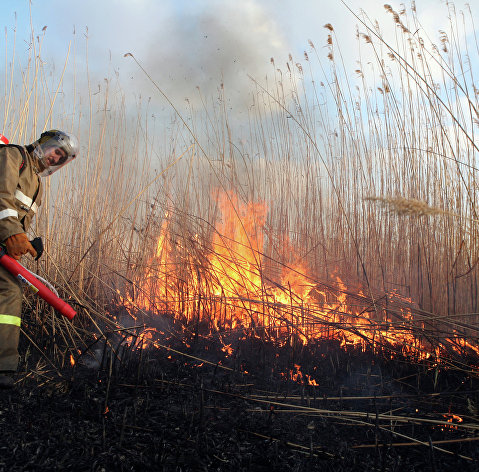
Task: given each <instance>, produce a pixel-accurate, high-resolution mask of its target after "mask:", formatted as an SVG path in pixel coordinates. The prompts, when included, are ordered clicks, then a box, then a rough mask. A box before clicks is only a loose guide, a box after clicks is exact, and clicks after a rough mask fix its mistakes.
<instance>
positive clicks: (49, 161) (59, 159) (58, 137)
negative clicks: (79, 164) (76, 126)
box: [35, 130, 79, 177]
mask: <svg viewBox="0 0 479 472" xmlns="http://www.w3.org/2000/svg"><path fill="white" fill-rule="evenodd" d="M78 149H79V146H78V140H77V138H76V137H75V136H74V135H72V134H69V133H64V132H63V131H57V130H52V131H47V132H45V133H42V135H41V137H40V139H39V140H38V141H37V143H36V146H35V154H36V155H37V157H38V159H39V162H40V166H41V167H42V170H41V172H40V174H39V175H40V176H41V177H46V176H48V175H51V174H53V173H54V172H56V171H57V170H59V169H61V168H62V167H63V166H64V165H66V164H67V163H68V162H70V161H72V160H73V159H75V157H76V156H77V154H78Z"/></svg>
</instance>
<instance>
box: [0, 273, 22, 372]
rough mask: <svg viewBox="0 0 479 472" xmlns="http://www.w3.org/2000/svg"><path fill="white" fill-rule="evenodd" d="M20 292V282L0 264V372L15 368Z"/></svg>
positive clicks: (20, 317)
mask: <svg viewBox="0 0 479 472" xmlns="http://www.w3.org/2000/svg"><path fill="white" fill-rule="evenodd" d="M22 293H23V289H22V285H21V282H20V281H19V280H17V279H16V278H15V277H13V275H12V274H10V272H8V271H7V270H6V269H4V268H3V267H2V266H0V372H1V371H15V370H17V366H18V359H19V355H18V341H19V338H20V324H21V321H22Z"/></svg>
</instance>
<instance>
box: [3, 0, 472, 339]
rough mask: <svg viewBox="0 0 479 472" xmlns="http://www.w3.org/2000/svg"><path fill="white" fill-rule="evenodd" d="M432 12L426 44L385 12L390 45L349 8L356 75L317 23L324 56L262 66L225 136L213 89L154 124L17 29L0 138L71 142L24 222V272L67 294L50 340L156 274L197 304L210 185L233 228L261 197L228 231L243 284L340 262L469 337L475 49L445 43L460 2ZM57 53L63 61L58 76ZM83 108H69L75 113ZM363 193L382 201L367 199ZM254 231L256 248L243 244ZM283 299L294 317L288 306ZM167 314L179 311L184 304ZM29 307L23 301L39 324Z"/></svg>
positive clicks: (94, 321)
mask: <svg viewBox="0 0 479 472" xmlns="http://www.w3.org/2000/svg"><path fill="white" fill-rule="evenodd" d="M448 8H449V14H450V15H449V18H450V28H451V30H450V32H448V33H447V34H446V33H442V34H441V36H440V44H439V46H437V47H436V46H431V45H430V44H428V42H427V38H421V25H420V19H419V18H418V17H417V15H416V13H415V11H410V12H407V11H403V12H399V13H398V12H394V10H392V8H391V7H389V6H388V7H387V10H388V11H389V12H390V13H391V15H392V21H393V24H394V25H397V30H396V33H395V39H394V43H387V42H386V41H385V40H384V38H383V36H382V34H381V32H380V30H379V29H378V27H377V26H376V25H374V23H373V22H369V19H368V18H367V17H363V18H358V21H359V20H360V21H361V22H362V23H360V25H359V34H358V35H357V41H358V43H357V44H358V66H357V69H356V75H357V81H356V79H355V80H354V81H353V79H352V78H351V74H352V71H350V70H349V69H348V68H346V66H345V65H344V63H343V62H342V55H341V50H340V48H339V47H338V46H337V38H336V36H335V30H334V28H333V25H330V24H327V25H326V26H325V28H326V29H327V30H328V34H329V36H328V38H327V41H326V43H327V44H326V48H327V51H326V57H327V58H329V59H326V61H325V60H324V59H323V53H322V52H320V51H321V50H320V49H318V48H316V47H315V45H314V43H313V42H310V50H309V51H308V53H307V54H306V55H305V60H304V63H303V65H299V64H298V63H297V62H296V61H295V60H293V58H290V61H289V62H288V63H287V65H286V70H285V71H284V72H282V73H279V72H278V71H277V70H276V69H273V70H272V74H273V79H274V80H273V82H271V83H270V87H269V88H268V89H266V88H262V87H260V86H259V85H258V84H255V83H254V82H252V91H251V101H252V104H253V105H254V106H252V107H251V108H250V110H251V111H250V115H249V118H248V121H249V122H248V132H247V133H244V131H242V132H241V133H242V134H241V135H240V134H239V131H237V130H235V129H234V128H233V127H232V126H231V123H230V121H231V117H230V116H229V115H228V112H227V109H226V107H225V106H224V104H225V103H226V100H227V97H224V96H220V102H219V105H211V104H210V102H209V98H208V97H204V101H203V103H204V109H203V110H190V111H189V112H186V113H189V115H188V116H186V115H184V116H183V115H181V114H179V113H177V116H176V118H175V119H174V121H173V122H172V123H173V124H172V126H171V129H170V130H169V131H168V132H167V133H166V132H165V131H164V130H163V125H162V124H158V123H156V122H155V120H154V118H151V117H150V115H149V113H147V112H146V111H147V110H148V105H147V104H143V103H141V102H139V103H138V105H137V106H138V108H137V114H136V116H135V117H134V118H132V117H131V109H129V108H128V109H127V107H126V105H125V101H124V99H123V92H122V91H121V90H119V89H118V88H117V86H116V85H115V84H114V82H113V81H106V82H105V83H104V84H103V85H102V87H101V90H100V93H97V91H96V90H95V91H93V90H92V89H91V87H90V88H89V91H88V94H87V96H80V95H79V92H78V90H77V88H76V85H75V84H73V83H65V75H64V73H62V74H61V75H60V76H59V77H58V78H57V79H55V80H54V81H53V83H48V82H47V80H46V75H47V74H46V73H45V70H43V65H42V62H41V59H40V57H41V39H40V40H39V41H36V40H32V46H34V47H32V49H31V56H30V58H29V61H28V62H27V65H26V66H24V67H25V68H24V69H23V70H22V77H23V81H22V82H18V81H17V80H16V77H17V76H16V73H17V72H18V66H17V64H16V62H15V61H14V58H13V57H12V60H11V61H10V63H8V64H6V66H7V67H6V68H7V71H8V74H6V78H5V93H4V97H3V98H1V99H0V100H1V101H0V103H1V104H2V107H3V109H4V126H3V131H4V134H5V135H6V136H7V137H9V138H10V139H11V141H12V142H14V141H17V142H29V141H32V139H33V138H34V136H36V135H37V134H38V133H39V132H40V131H41V130H42V129H43V128H44V127H50V126H55V127H58V128H66V129H68V130H72V131H73V132H75V133H76V134H78V135H79V137H80V139H81V141H82V143H83V148H84V149H85V151H84V152H83V155H82V157H81V158H80V159H79V161H80V162H79V163H78V164H75V165H74V166H69V167H68V168H66V169H64V171H62V172H63V173H62V176H61V177H58V178H57V177H56V176H55V177H54V178H53V179H52V181H51V183H50V184H49V185H50V186H49V188H48V191H47V198H46V201H45V205H44V208H43V210H42V215H41V217H40V218H39V219H38V220H37V223H36V226H35V229H34V232H35V233H36V234H39V235H42V236H43V237H44V238H45V239H46V243H47V255H46V257H45V258H44V260H43V262H41V263H40V264H39V265H38V266H36V267H33V269H34V270H36V271H38V272H39V273H40V274H41V275H44V276H46V277H47V278H49V279H50V280H51V281H52V282H53V283H55V284H56V285H57V286H60V287H61V288H62V289H63V293H64V294H68V295H71V296H73V297H74V298H75V299H76V300H77V301H78V302H79V303H81V305H82V306H83V307H85V308H84V309H82V311H81V315H80V316H79V320H78V322H77V324H75V325H74V326H72V327H68V328H67V325H66V324H64V323H63V322H62V321H60V322H58V321H56V320H55V318H54V317H53V316H51V315H50V314H49V315H48V326H49V328H48V329H52V330H54V329H56V328H55V327H56V326H57V323H60V325H61V327H62V330H64V331H63V332H64V333H66V336H68V343H69V344H70V345H71V344H72V342H75V343H80V342H81V341H79V340H81V338H82V331H81V330H82V329H83V328H84V329H88V330H91V329H104V326H105V325H106V324H108V323H110V321H111V317H110V316H108V315H107V313H106V309H107V308H108V307H109V306H111V303H112V301H113V303H119V298H118V297H119V294H120V295H122V296H125V295H127V294H128V295H130V296H132V297H135V298H136V297H138V293H139V292H145V290H146V292H150V293H146V296H147V297H150V298H153V299H156V298H157V297H158V294H157V293H154V291H155V290H156V288H155V287H157V286H158V283H156V280H164V279H167V280H168V284H166V286H168V287H170V289H171V288H172V287H174V288H175V290H176V292H177V296H179V297H180V298H181V297H183V298H184V300H189V301H191V300H196V302H197V303H196V305H195V306H196V308H195V310H203V311H204V313H206V314H207V315H208V316H214V315H213V313H214V309H213V306H207V303H206V302H205V301H204V300H205V298H206V299H207V298H208V293H200V292H199V291H198V280H199V279H202V280H204V279H210V280H213V279H214V277H215V274H213V273H212V272H211V266H210V265H209V262H208V261H209V260H210V259H209V256H210V255H211V252H212V241H213V237H214V235H215V234H216V235H218V233H219V232H220V231H219V229H218V228H219V226H218V219H219V218H220V217H221V211H220V207H219V205H220V204H219V195H226V196H227V199H228V200H229V201H230V203H231V202H235V201H236V200H235V198H236V196H237V197H238V200H237V202H238V203H237V204H235V205H234V208H235V213H236V215H235V216H233V221H236V225H237V226H238V227H241V226H242V225H243V224H244V220H245V216H244V215H242V214H241V212H240V211H239V208H240V206H241V205H246V206H247V205H248V202H249V204H250V205H251V202H264V204H266V206H267V208H268V210H267V214H266V219H265V221H264V224H258V225H257V233H256V234H254V233H251V234H250V233H248V238H249V240H248V241H247V242H246V243H244V244H245V245H246V246H248V245H250V247H251V248H254V250H253V251H252V252H253V254H255V255H254V257H255V258H256V265H257V266H256V267H255V268H254V270H255V271H257V272H258V273H260V274H263V279H262V281H261V282H260V286H259V287H257V288H258V290H259V291H260V293H261V291H263V292H264V291H265V288H264V286H262V285H261V284H266V285H270V284H271V283H277V277H276V275H277V274H278V273H279V272H281V271H282V270H284V269H285V268H288V267H292V266H293V265H294V264H298V263H300V264H301V267H303V268H304V271H306V270H307V271H308V273H307V274H302V275H307V276H308V278H309V280H310V282H311V283H312V284H329V286H330V287H331V291H336V293H339V292H341V290H343V289H342V288H340V287H339V286H338V285H335V277H336V275H340V276H341V278H342V280H343V281H345V282H347V283H348V284H352V286H354V287H359V286H361V287H363V290H364V293H366V294H367V298H368V300H370V302H371V303H372V304H373V306H376V305H375V303H376V301H375V300H376V299H377V298H378V297H379V298H381V296H383V295H384V294H388V293H391V292H392V291H395V292H398V293H400V294H402V295H403V296H405V297H409V298H410V299H411V300H412V301H413V302H414V304H416V307H417V309H418V310H419V311H420V312H421V313H422V314H423V315H422V316H425V315H424V313H428V315H427V318H428V320H430V322H431V323H432V324H433V326H434V329H437V330H438V331H437V332H438V333H443V332H447V331H449V332H452V330H453V329H456V330H457V329H459V328H460V329H463V330H468V332H469V333H474V334H477V330H478V329H479V326H478V318H477V313H478V312H479V306H478V303H479V301H478V290H477V275H478V274H477V262H478V261H479V251H478V245H477V241H478V233H477V228H476V223H477V208H476V198H477V197H476V192H477V190H476V189H477V181H476V180H477V176H476V173H477V170H476V168H475V156H476V153H477V147H476V144H475V131H474V128H475V126H476V124H477V120H478V116H479V115H478V111H477V110H478V109H479V106H478V103H477V94H476V92H475V91H476V90H477V88H476V86H475V78H474V76H473V70H474V68H473V67H468V64H467V61H468V60H469V59H470V57H471V55H473V54H475V56H474V59H473V61H476V60H477V50H478V49H477V44H467V43H465V42H464V39H463V38H464V29H465V24H466V23H470V22H471V21H472V18H473V16H472V14H469V13H467V12H466V14H465V15H464V16H463V15H462V14H459V13H457V12H456V11H455V9H454V7H453V5H449V6H448ZM416 30H418V31H419V33H417V34H416V33H414V32H415V31H416ZM43 34H44V33H43ZM34 37H35V35H34V32H33V31H32V38H34ZM37 48H38V49H39V50H37ZM69 50H70V49H69ZM366 50H367V51H368V53H367V54H366V53H365V51H366ZM73 51H75V44H74V45H73ZM74 54H75V53H74V52H73V53H70V57H69V59H68V61H69V62H68V67H67V65H65V67H66V68H67V69H68V70H69V71H70V70H71V67H72V66H71V64H72V62H74V57H73V58H72V55H73V56H74ZM370 54H372V57H373V58H375V59H374V60H373V61H370V60H369V58H370ZM125 60H131V58H128V57H127V58H125ZM313 61H314V64H313ZM273 67H275V66H274V64H273ZM317 70H321V71H322V72H321V73H320V74H319V75H320V77H318V76H317V75H318V72H317ZM79 73H80V72H79V71H78V70H76V69H75V70H74V76H75V77H76V76H77V75H78V74H79ZM145 73H148V71H145ZM86 74H88V70H87V71H86ZM150 79H151V80H152V81H153V83H154V84H155V87H157V91H158V95H159V96H161V95H162V92H161V87H160V86H158V85H157V84H156V82H155V78H150ZM88 83H89V80H88ZM70 89H71V90H70ZM60 90H61V91H64V92H65V96H66V97H68V100H67V101H66V102H63V101H62V100H63V99H62V100H61V99H60V98H59V95H58V91H60ZM221 93H224V91H222V92H221ZM288 94H289V95H288ZM166 98H168V97H166ZM85 103H86V104H87V107H86V108H87V109H88V110H89V111H88V115H86V116H84V115H83V114H82V112H81V111H80V110H81V109H82V108H84V105H85ZM173 105H174V104H173ZM53 110H55V112H54V114H52V111H53ZM172 111H173V110H172ZM179 115H181V116H179ZM54 116H55V119H54ZM178 116H179V117H178ZM186 123H188V125H186ZM235 133H238V134H235ZM190 143H194V144H193V147H191V144H190ZM180 156H182V157H181V158H180ZM55 179H56V180H55ZM371 195H376V196H375V197H371ZM390 195H396V197H390ZM425 202H429V203H425ZM377 204H382V205H384V206H386V207H387V208H389V209H390V210H392V211H389V212H384V211H379V210H378V205H377ZM401 215H409V216H412V218H408V219H405V218H402V217H401ZM415 216H418V217H419V216H421V218H414V217H415ZM425 222H426V223H425ZM165 224H167V225H168V235H169V236H168V238H169V245H170V250H171V251H172V253H173V256H172V257H170V259H169V262H168V264H169V266H168V267H165V266H161V264H160V262H159V261H161V258H160V259H158V258H156V259H154V258H153V259H152V255H153V252H154V250H155V248H156V244H157V239H158V236H159V234H160V231H161V228H162V225H165ZM259 233H261V234H259ZM219 236H220V237H223V242H224V244H225V247H229V248H230V249H229V251H230V252H229V256H228V257H229V258H230V259H229V262H228V264H231V265H232V267H235V266H237V265H238V264H239V262H238V261H237V257H236V255H235V254H234V251H233V252H232V250H231V247H230V246H229V245H228V244H227V242H226V241H227V239H228V237H229V236H227V235H225V234H220V235H219ZM258 238H263V243H262V247H256V246H255V243H254V241H257V240H258ZM213 252H214V251H213ZM224 263H225V264H227V262H224ZM306 268H307V269H306ZM302 270H303V269H301V270H299V271H298V272H299V273H301V271H302ZM237 272H238V273H240V272H241V271H240V270H239V269H237ZM147 273H148V274H149V275H148V277H147V276H146V275H145V274H147ZM155 277H156V279H155ZM239 279H241V277H239ZM142 283H144V284H145V286H144V287H141V286H140V284H142ZM243 284H246V282H244V281H243ZM282 288H283V290H284V291H288V287H287V286H284V287H282ZM289 291H290V292H291V289H290V288H289ZM290 295H291V296H290V299H291V304H293V302H294V303H295V304H296V307H295V309H298V310H299V312H301V308H298V307H301V301H300V300H299V299H298V297H297V296H295V295H294V294H290ZM163 296H164V299H167V298H168V296H171V295H168V293H165V294H163ZM198 298H200V299H201V300H203V301H202V302H201V303H200V302H198ZM299 298H300V297H299ZM183 302H184V303H185V304H187V302H186V301H183ZM183 302H182V303H183ZM158 303H159V304H160V305H161V303H162V302H158ZM164 303H165V302H163V305H164ZM188 303H189V302H188ZM185 306H186V305H185ZM162 309H163V308H162ZM374 309H376V310H378V308H377V307H376V308H374ZM293 311H294V310H293ZM419 311H418V312H419ZM182 315H184V316H185V317H186V318H187V319H186V321H185V323H186V324H188V323H190V322H191V319H190V318H188V317H192V316H193V315H194V312H192V313H190V314H187V313H179V316H182ZM45 316H46V315H45V314H40V313H38V318H39V319H41V320H42V322H45ZM418 316H419V315H418ZM421 320H423V318H421ZM92 326H93V328H92ZM94 326H96V328H94ZM77 329H78V331H75V330H77Z"/></svg>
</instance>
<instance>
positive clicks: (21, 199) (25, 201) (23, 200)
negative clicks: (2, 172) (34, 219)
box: [15, 189, 38, 213]
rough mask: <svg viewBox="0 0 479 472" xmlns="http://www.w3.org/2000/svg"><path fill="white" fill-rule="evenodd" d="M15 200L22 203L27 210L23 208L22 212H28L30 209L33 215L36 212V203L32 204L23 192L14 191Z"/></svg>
mask: <svg viewBox="0 0 479 472" xmlns="http://www.w3.org/2000/svg"><path fill="white" fill-rule="evenodd" d="M15 198H16V199H17V200H18V201H19V202H21V203H23V204H24V205H25V206H26V207H27V208H24V210H27V211H28V210H30V209H32V210H33V212H34V213H36V212H37V210H38V206H37V204H36V203H33V201H32V199H31V198H30V197H27V196H26V195H25V194H24V193H23V192H20V190H18V189H17V190H15Z"/></svg>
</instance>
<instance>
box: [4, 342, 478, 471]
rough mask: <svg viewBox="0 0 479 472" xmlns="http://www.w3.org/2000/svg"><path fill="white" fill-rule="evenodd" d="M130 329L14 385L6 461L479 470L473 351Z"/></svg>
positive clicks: (79, 466)
mask: <svg viewBox="0 0 479 472" xmlns="http://www.w3.org/2000/svg"><path fill="white" fill-rule="evenodd" d="M120 341H122V338H119V337H118V336H117V335H112V336H110V337H109V338H108V339H107V340H105V339H102V340H100V341H99V342H97V343H95V348H96V351H95V353H96V359H94V360H90V361H88V360H87V359H88V353H84V354H83V355H82V356H80V357H78V358H77V359H76V363H75V364H74V365H73V366H72V365H68V367H63V368H61V369H58V370H55V369H53V368H52V367H51V366H49V365H48V364H47V363H46V362H45V361H43V360H42V359H34V358H35V357H36V356H35V355H31V356H30V358H29V359H27V362H26V363H24V364H23V370H22V372H20V373H19V374H18V376H17V385H16V389H15V391H13V392H1V393H0V434H1V436H2V437H3V438H7V439H8V440H6V441H3V442H2V444H1V445H0V470H2V471H20V470H92V471H101V470H104V471H110V470H115V471H120V470H125V471H126V470H164V471H170V470H171V471H180V470H181V471H189V470H191V471H193V470H195V471H196V470H204V471H212V470H231V471H232V470H235V471H249V470H251V471H262V470H264V471H266V470H268V471H270V470H278V471H279V470H281V471H288V470H291V471H293V470H294V471H306V470H334V471H341V470H348V471H349V470H387V471H393V470H402V471H415V470H434V471H443V470H444V471H445V470H452V467H462V469H463V470H477V466H478V460H479V454H478V452H479V450H478V448H477V444H478V442H477V440H478V439H479V437H478V435H477V431H478V430H479V416H478V415H479V413H478V410H477V405H479V389H478V379H477V376H475V375H471V371H468V369H469V368H472V365H471V364H470V362H469V361H468V360H467V359H462V362H463V363H462V368H461V369H459V368H457V367H456V368H451V367H448V368H446V367H445V366H437V365H433V363H432V362H428V363H426V362H425V361H423V362H421V363H417V362H412V361H411V360H410V359H407V358H399V357H396V358H394V359H390V358H388V356H387V355H386V353H385V352H384V353H378V352H376V353H371V352H361V351H360V350H358V349H354V348H350V349H342V348H340V346H339V344H338V343H337V342H334V341H330V342H327V341H326V342H321V343H316V344H314V343H311V344H310V345H308V346H302V345H299V344H297V345H294V343H293V344H291V343H290V344H289V345H283V346H278V345H277V344H275V343H273V342H266V341H264V340H261V339H259V338H254V337H249V338H244V339H241V340H237V341H236V342H235V343H232V344H231V349H230V350H228V352H225V350H224V343H222V342H220V341H219V340H218V339H216V340H215V339H207V338H203V337H198V338H196V339H195V338H194V337H192V338H191V339H181V340H178V341H177V342H172V341H171V340H170V343H169V349H167V348H159V347H152V346H151V345H150V347H148V346H145V345H144V344H143V343H141V344H138V343H136V344H132V345H126V344H125V343H124V342H123V343H122V342H120ZM90 354H91V353H90ZM468 366H469V367H468ZM27 369H28V370H27Z"/></svg>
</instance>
